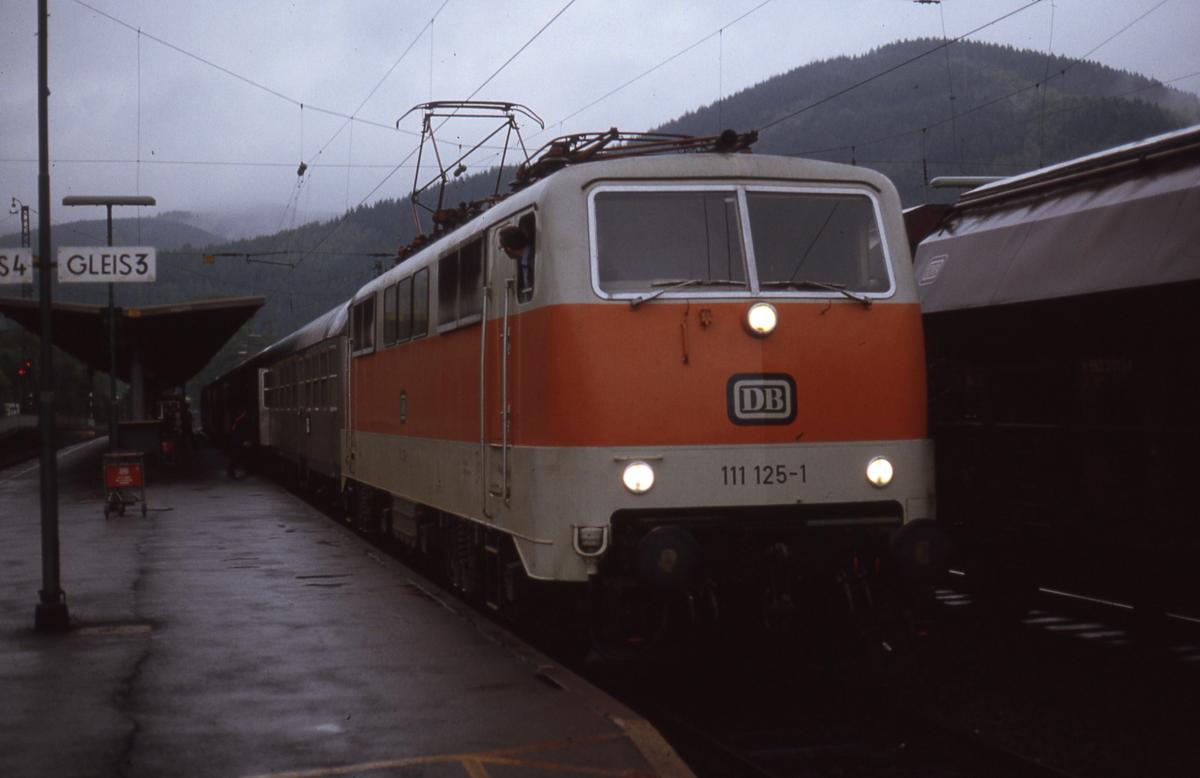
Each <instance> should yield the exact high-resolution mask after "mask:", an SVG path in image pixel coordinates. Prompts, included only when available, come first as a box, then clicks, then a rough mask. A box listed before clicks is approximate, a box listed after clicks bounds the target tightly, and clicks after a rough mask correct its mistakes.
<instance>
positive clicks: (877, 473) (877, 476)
mask: <svg viewBox="0 0 1200 778" xmlns="http://www.w3.org/2000/svg"><path fill="white" fill-rule="evenodd" d="M895 474H896V471H895V470H894V469H893V468H892V463H891V462H889V461H888V460H887V458H886V457H875V458H874V459H872V460H871V461H870V462H868V463H867V480H868V481H870V482H871V485H872V486H878V487H879V488H880V489H882V488H883V487H885V486H887V485H888V484H890V483H891V482H892V476H893V475H895Z"/></svg>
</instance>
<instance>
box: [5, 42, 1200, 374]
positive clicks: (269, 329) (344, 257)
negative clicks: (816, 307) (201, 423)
mask: <svg viewBox="0 0 1200 778" xmlns="http://www.w3.org/2000/svg"><path fill="white" fill-rule="evenodd" d="M939 43H940V42H939V41H934V40H914V41H904V42H899V43H894V44H891V45H888V46H884V47H881V48H879V49H876V50H874V51H871V52H869V53H866V54H863V55H861V56H856V57H837V58H834V59H829V60H824V61H820V62H814V63H811V64H807V65H804V66H802V67H798V68H796V69H795V70H792V71H790V72H788V73H785V74H783V75H780V76H776V77H774V78H771V79H768V80H767V81H764V82H762V83H760V84H757V85H755V86H753V87H751V88H748V89H745V90H743V91H741V92H738V93H736V94H734V95H731V96H729V97H727V98H726V99H725V100H723V101H721V102H720V104H715V105H708V106H704V107H701V108H698V109H697V110H695V111H694V112H691V113H688V114H686V115H684V116H682V117H679V118H678V119H676V120H674V121H672V122H669V123H667V124H665V125H663V126H662V127H660V128H658V129H660V130H662V131H668V132H682V133H690V134H712V133H715V132H718V131H719V130H721V129H723V128H726V127H731V128H734V129H737V130H739V131H746V130H753V129H760V130H761V137H760V139H759V141H758V143H757V144H756V146H755V148H754V150H755V152H756V153H760V154H761V153H775V154H790V155H799V156H812V157H817V158H821V159H827V160H833V161H841V162H851V161H853V162H855V163H857V164H860V165H864V166H867V167H872V168H876V169H878V170H880V171H882V172H884V173H885V174H887V175H888V176H890V177H891V178H892V179H893V180H894V181H896V183H897V186H898V188H899V189H900V193H901V197H902V198H903V199H904V202H905V204H906V205H913V204H916V203H919V202H923V201H929V200H936V199H943V200H945V199H950V198H953V197H954V196H955V193H954V192H949V191H947V190H931V189H928V188H927V187H926V185H925V181H926V175H928V176H935V175H949V174H961V173H968V174H987V175H1004V174H1015V173H1019V172H1022V171H1024V170H1029V169H1031V168H1035V167H1038V166H1040V165H1042V164H1051V163H1054V162H1058V161H1061V160H1064V159H1069V158H1072V157H1076V156H1079V155H1082V154H1086V153H1090V152H1093V151H1096V150H1099V149H1103V148H1107V147H1110V146H1113V145H1117V144H1121V143H1125V142H1128V141H1132V140H1137V139H1140V138H1144V137H1147V136H1150V135H1155V134H1158V133H1161V132H1165V131H1168V130H1172V129H1176V128H1179V127H1183V126H1187V125H1189V124H1194V123H1197V122H1200V99H1197V97H1196V96H1195V95H1192V94H1189V93H1184V92H1180V91H1178V90H1175V89H1171V88H1169V87H1164V86H1163V85H1161V84H1157V83H1156V82H1154V81H1152V80H1150V79H1146V78H1144V77H1142V76H1139V75H1136V74H1132V73H1127V72H1123V71H1117V70H1113V69H1111V68H1107V67H1104V66H1101V65H1097V64H1093V63H1085V62H1076V61H1073V60H1068V59H1064V58H1061V57H1056V56H1051V57H1047V55H1046V54H1045V53H1040V52H1033V51H1023V50H1018V49H1014V48H1011V47H1007V46H996V45H991V44H979V43H955V44H953V45H951V46H949V47H947V48H946V49H944V50H941V51H937V52H935V53H933V54H931V55H929V56H925V57H922V58H920V59H916V60H915V61H913V62H911V63H910V64H907V65H903V66H902V67H898V68H897V69H896V70H895V71H893V72H891V73H888V74H887V75H884V76H881V77H879V78H877V79H875V80H871V81H869V82H868V83H866V84H864V85H863V86H861V87H858V88H851V87H852V86H853V85H855V84H857V83H859V82H861V81H866V80H867V79H869V78H870V77H872V76H874V75H875V74H878V73H882V72H884V71H886V70H888V69H889V68H892V67H896V66H898V65H901V63H904V62H906V61H908V60H911V59H914V58H916V57H918V55H920V54H921V53H922V52H926V51H929V50H930V49H932V48H934V47H935V46H937V45H938V44H939ZM802 58H803V53H802V52H797V59H802ZM1042 81H1045V84H1046V85H1045V88H1040V87H1039V86H1038V84H1039V82H1042ZM843 90H847V91H845V93H844V94H841V95H840V96H837V97H833V98H832V99H826V98H827V97H829V96H831V95H835V94H837V93H839V92H842V91H843ZM513 97H514V98H515V99H520V97H521V96H520V95H513ZM535 107H536V106H535ZM609 124H610V123H604V124H603V127H598V128H596V129H604V128H607V127H608V126H609ZM622 129H643V128H629V127H623V128H622ZM494 182H495V173H494V172H493V173H491V174H484V175H480V176H476V177H474V178H470V179H467V180H466V181H463V182H460V183H459V184H458V191H455V192H452V193H451V194H450V195H449V196H448V199H447V201H448V202H451V203H454V202H458V201H459V200H462V199H474V198H478V197H482V196H485V195H487V194H490V193H491V189H492V187H493V186H494ZM60 215H61V214H60ZM188 221H189V219H188V218H187V217H186V216H185V215H178V214H163V215H162V216H159V217H154V218H143V219H141V220H140V222H139V221H137V220H131V219H119V220H117V222H116V227H115V233H116V235H115V242H116V243H117V244H125V245H134V244H136V243H141V244H149V245H155V246H156V247H157V248H158V251H159V272H158V277H159V280H158V282H157V283H155V284H153V285H149V284H147V285H134V284H130V285H123V286H122V287H121V289H120V292H119V294H120V299H119V300H118V304H121V305H127V306H128V305H145V304H153V303H169V302H176V301H181V300H192V299H198V298H207V297H215V296H244V295H265V296H266V297H267V298H268V302H267V305H266V306H265V307H264V308H263V310H262V311H261V312H260V313H259V314H258V316H256V317H255V319H254V320H252V321H251V322H250V323H248V324H247V325H246V327H245V328H244V329H243V332H242V334H241V335H239V337H238V338H235V340H234V341H233V342H231V343H230V344H229V346H228V347H227V348H226V350H225V351H224V352H223V353H222V354H221V355H219V356H218V358H217V359H216V360H214V364H212V365H210V366H209V368H208V369H206V371H205V372H204V373H203V374H202V375H201V377H200V380H206V379H208V378H210V377H211V376H213V375H215V374H216V373H217V372H219V370H222V369H224V368H226V367H228V366H230V365H232V364H233V362H234V361H235V360H236V359H238V354H237V352H238V351H239V350H242V349H250V350H256V349H257V348H260V347H261V346H263V345H265V344H267V343H270V342H272V341H273V340H275V339H277V338H279V337H282V336H283V335H285V334H286V333H288V332H290V331H291V330H293V329H295V328H296V327H297V326H299V325H301V324H303V323H305V322H307V321H309V320H311V319H312V318H314V317H316V316H318V315H319V314H321V313H323V312H325V311H327V310H329V309H330V308H332V307H333V306H335V305H337V304H339V303H341V302H343V301H345V300H346V299H347V298H349V297H350V296H351V295H352V294H353V293H354V291H355V290H356V289H357V288H358V287H360V286H361V285H362V284H363V283H365V282H366V281H368V280H369V279H370V278H372V277H374V275H375V274H376V273H377V272H378V271H379V270H381V269H383V268H386V267H390V266H391V257H392V256H393V255H394V254H395V252H396V249H397V247H398V246H400V245H402V244H404V243H407V242H408V241H409V240H411V239H412V236H413V232H414V230H413V226H412V217H411V211H410V208H409V204H408V201H407V199H405V200H386V201H381V202H378V203H375V204H373V205H369V206H362V207H359V208H357V209H354V210H353V211H351V212H349V213H347V214H345V215H344V216H343V217H341V218H339V219H334V220H329V221H324V222H319V223H317V222H314V223H310V224H307V225H304V226H302V227H298V228H296V229H289V230H285V231H281V232H274V233H273V234H269V235H263V236H260V237H256V238H252V239H247V240H239V241H236V242H226V241H224V240H223V239H220V238H218V237H217V236H215V235H213V234H212V233H207V232H204V231H202V230H197V229H196V228H194V227H191V226H188V224H187V222H188ZM191 221H192V222H193V223H196V220H191ZM276 223H277V222H276ZM139 230H140V234H139V232H138V231H139ZM81 236H90V238H89V239H88V240H84V239H83V238H82V237H81ZM53 238H54V243H55V244H59V243H61V244H62V245H79V244H81V243H83V244H84V245H95V244H96V243H102V242H103V239H104V230H103V222H96V221H89V222H78V223H73V224H63V225H58V226H56V227H55V230H54V235H53ZM18 240H19V238H17V237H16V236H6V237H0V245H17V241H18ZM35 241H36V238H35ZM34 245H37V244H36V242H35V243H34ZM215 253H226V254H237V255H238V256H232V257H231V256H225V257H218V258H217V259H216V260H215V262H214V263H213V264H205V263H204V262H203V261H202V255H204V254H215ZM7 293H8V292H6V294H7ZM12 293H16V290H15V289H13V291H12ZM56 296H57V299H66V300H80V301H83V300H87V301H92V302H101V301H102V300H103V296H104V289H103V287H102V286H101V285H94V286H93V285H86V284H84V285H72V288H68V287H62V286H60V287H58V291H57V292H56Z"/></svg>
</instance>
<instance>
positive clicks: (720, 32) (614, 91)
mask: <svg viewBox="0 0 1200 778" xmlns="http://www.w3.org/2000/svg"><path fill="white" fill-rule="evenodd" d="M772 2H773V0H763V2H761V3H759V4H758V5H756V6H754V7H753V8H751V9H750V10H748V11H746V12H745V13H743V14H741V15H740V16H738V17H737V18H735V19H732V20H730V21H728V22H726V23H725V24H723V25H721V26H720V27H718V28H717V29H715V30H713V31H712V32H710V33H709V34H707V35H705V36H704V37H703V38H700V39H699V40H697V41H694V42H693V43H691V44H689V45H687V46H685V47H684V48H682V49H680V50H679V51H677V52H675V53H674V54H672V55H671V56H669V57H667V58H666V59H664V60H662V61H660V62H659V63H658V64H656V65H654V66H653V67H651V68H649V69H647V70H644V71H642V72H641V73H639V74H638V75H636V76H634V77H633V78H631V79H629V80H628V81H626V82H624V83H623V84H621V85H620V86H618V87H615V88H613V89H610V90H609V91H607V92H605V93H604V94H602V95H601V96H600V97H597V98H596V99H595V100H593V101H591V102H590V103H588V104H587V105H585V106H583V107H582V108H579V109H577V110H575V111H573V112H571V113H569V114H567V115H566V116H564V117H563V118H561V119H559V120H558V121H556V122H550V125H555V124H558V125H561V124H564V123H565V122H568V121H570V120H571V119H574V118H575V117H576V116H578V115H579V114H581V113H583V112H584V111H586V110H588V109H589V108H593V107H595V106H596V105H599V104H600V103H602V102H604V101H605V100H607V99H608V98H610V97H612V96H613V95H615V94H617V93H618V92H621V91H623V90H625V89H627V88H628V87H630V86H633V85H634V84H636V83H637V82H638V81H641V80H642V79H643V78H645V77H646V76H648V75H650V74H651V73H653V72H654V71H656V70H658V69H660V68H662V67H664V66H666V65H668V64H670V63H671V62H674V61H675V60H677V59H679V58H680V57H682V56H683V55H684V54H687V53H688V52H689V51H691V50H692V49H695V48H696V47H698V46H700V45H701V44H702V43H705V42H707V41H710V40H712V39H713V38H714V37H717V36H720V35H723V34H724V31H725V30H726V29H727V28H729V27H732V26H733V25H735V24H737V23H738V22H740V21H742V20H743V19H746V18H747V17H749V16H751V15H753V14H754V13H755V12H757V11H758V10H760V9H762V8H763V7H765V6H767V5H770V4H771V3H772ZM1038 2H1041V0H1038ZM540 134H541V133H537V134H535V135H534V136H533V137H535V138H536V137H537V136H538V135H540Z"/></svg>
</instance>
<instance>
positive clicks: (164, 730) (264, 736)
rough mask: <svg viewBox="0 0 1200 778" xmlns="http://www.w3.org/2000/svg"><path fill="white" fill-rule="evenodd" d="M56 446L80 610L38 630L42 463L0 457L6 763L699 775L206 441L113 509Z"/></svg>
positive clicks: (74, 600) (86, 767)
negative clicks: (233, 465) (3, 466)
mask: <svg viewBox="0 0 1200 778" xmlns="http://www.w3.org/2000/svg"><path fill="white" fill-rule="evenodd" d="M104 445H105V439H104V438H100V439H98V440H95V441H91V442H89V443H85V444H82V445H80V446H76V447H74V448H72V449H68V450H65V451H63V452H60V454H59V487H60V497H59V523H60V537H61V569H62V573H61V576H62V588H63V590H64V591H65V592H66V595H67V605H68V608H69V612H70V618H71V628H70V629H69V630H68V631H67V632H65V633H61V634H44V633H38V632H35V631H34V628H33V626H34V609H35V605H36V604H37V598H38V594H37V593H38V590H39V588H40V587H41V581H42V577H41V576H42V567H41V533H40V515H39V505H40V502H39V492H38V469H37V465H36V464H25V465H20V466H17V467H13V468H9V469H7V470H3V471H0V690H2V693H0V775H3V776H9V777H12V776H51V775H53V776H168V775H180V776H208V775H213V776H272V777H273V778H283V777H284V776H290V777H294V778H299V777H300V776H306V777H312V778H317V777H318V776H334V775H339V776H340V775H369V776H464V775H465V776H469V777H470V778H480V777H482V776H495V777H496V778H499V777H501V776H522V775H547V776H655V775H661V776H689V775H691V773H690V771H689V770H688V768H687V767H686V765H684V764H683V762H682V761H680V760H679V758H678V757H677V756H676V755H675V754H674V752H673V751H672V750H671V748H670V747H669V745H667V744H666V743H665V741H663V740H662V738H661V737H660V736H659V735H658V734H657V732H655V730H654V729H653V728H652V727H650V725H648V724H647V723H646V722H645V721H644V720H642V719H640V718H639V717H638V716H637V714H635V713H633V712H632V711H630V710H628V709H627V708H625V707H624V706H622V705H621V704H620V703H619V702H617V701H616V700H613V699H611V698H610V697H608V696H607V695H605V694H604V693H602V692H600V691H599V690H597V689H596V688H595V687H593V686H591V685H590V684H588V683H586V682H585V681H584V680H582V679H581V678H579V677H578V676H576V675H574V674H573V673H571V672H570V671H568V670H566V669H565V668H562V667H561V666H558V665H556V664H554V663H553V662H552V661H550V660H548V659H547V658H545V657H544V656H542V655H540V654H539V653H538V652H536V651H535V650H533V649H531V648H530V647H529V646H527V645H525V644H524V643H522V642H521V641H519V640H518V639H516V638H514V637H512V636H511V635H510V634H509V633H508V632H507V631H505V630H504V629H502V628H501V627H499V626H497V625H495V624H493V623H491V622H489V621H488V620H487V619H484V618H482V617H480V616H478V615H477V614H475V613H474V612H472V611H470V609H468V608H467V607H466V606H464V605H462V604H461V603H457V602H454V601H453V600H451V599H449V598H447V597H445V596H443V595H442V594H441V593H440V592H439V591H438V590H437V589H436V587H433V586H432V585H430V584H429V583H428V582H426V581H424V580H423V579H421V578H420V577H419V576H417V575H416V574H415V573H413V572H411V571H410V570H408V568H406V567H404V566H403V565H402V564H400V563H399V562H398V561H396V560H394V559H392V558H390V557H388V556H386V555H384V554H382V553H381V552H379V551H378V550H377V549H375V548H374V547H372V546H371V545H370V544H368V543H366V542H365V541H363V540H362V539H360V538H359V537H357V536H356V535H354V534H353V533H352V532H351V531H350V530H349V529H346V528H344V527H342V526H340V525H338V524H337V523H335V522H333V521H331V520H330V519H328V518H327V517H325V516H323V515H322V514H321V513H319V512H318V511H317V510H316V509H314V508H312V507H311V506H309V505H308V504H306V503H304V502H303V501H301V500H300V499H298V498H297V497H295V496H293V495H291V494H289V493H288V492H286V491H285V490H283V489H281V488H279V487H278V486H277V485H276V484H274V483H272V482H270V481H268V480H265V479H262V478H260V477H257V476H253V475H252V476H250V477H248V478H246V479H245V480H241V481H232V480H229V479H228V478H226V476H225V474H224V460H223V458H222V457H221V455H220V454H219V453H218V452H216V451H212V450H208V451H204V450H201V451H199V452H197V454H196V456H195V457H194V458H193V460H192V462H191V464H190V465H187V466H179V467H178V468H177V469H176V470H173V471H170V472H162V473H160V472H156V471H155V470H153V469H152V470H151V471H150V474H149V478H148V484H147V498H146V505H147V507H148V515H147V516H146V517H145V518H143V517H142V516H141V513H140V510H132V511H127V513H126V515H125V516H120V517H114V518H112V519H110V520H107V521H106V520H105V518H104V515H103V490H102V485H101V479H100V456H101V453H102V451H103V448H104Z"/></svg>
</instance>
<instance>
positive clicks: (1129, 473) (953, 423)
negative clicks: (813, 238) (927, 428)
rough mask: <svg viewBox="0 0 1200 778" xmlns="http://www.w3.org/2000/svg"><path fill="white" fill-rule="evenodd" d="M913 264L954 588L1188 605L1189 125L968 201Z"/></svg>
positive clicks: (1198, 527)
mask: <svg viewBox="0 0 1200 778" xmlns="http://www.w3.org/2000/svg"><path fill="white" fill-rule="evenodd" d="M915 262H916V268H915V269H916V276H917V283H918V290H919V293H920V296H921V301H922V310H923V314H924V320H925V329H926V347H927V349H928V359H929V376H930V385H929V389H930V407H931V415H930V423H931V432H932V434H933V436H934V439H935V441H936V450H937V455H938V484H937V493H938V499H939V515H940V518H941V520H942V521H943V522H944V523H945V524H946V525H947V526H948V527H950V528H951V529H952V530H953V534H954V537H955V538H956V540H957V541H958V545H959V547H960V549H961V551H962V555H963V556H962V564H963V565H964V566H966V567H967V568H968V574H969V576H972V577H973V578H974V579H975V581H976V582H977V583H982V584H983V587H982V588H983V589H985V590H991V591H993V592H994V591H996V590H997V589H999V590H1001V591H1003V592H1005V593H1007V594H1013V593H1017V592H1021V591H1025V592H1028V591H1031V590H1032V585H1033V584H1039V585H1042V586H1060V587H1065V588H1070V589H1072V590H1075V591H1079V590H1082V591H1086V592H1089V593H1093V594H1097V595H1100V596H1107V597H1112V598H1116V599H1118V600H1121V601H1124V602H1134V603H1136V604H1137V605H1139V606H1141V607H1142V609H1143V612H1147V613H1156V612H1159V611H1161V610H1162V609H1164V608H1165V609H1166V610H1167V611H1171V610H1175V611H1190V612H1195V611H1197V610H1200V608H1198V607H1197V601H1198V600H1200V564H1198V556H1200V555H1198V552H1200V510H1198V509H1197V500H1196V493H1197V484H1196V481H1194V480H1193V479H1195V478H1196V477H1197V476H1198V475H1200V440H1198V438H1200V407H1198V404H1197V399H1196V398H1197V390H1198V388H1200V127H1193V128H1190V129H1188V130H1183V131H1179V132H1175V133H1171V134H1168V135H1163V136H1159V137H1157V138H1152V139H1150V140H1148V141H1145V142H1142V143H1138V144H1133V145H1130V146H1125V147H1120V148H1117V149H1113V150H1111V151H1107V152H1104V153H1101V154H1097V155H1093V156H1090V157H1086V158H1083V159H1079V160H1074V161H1071V162H1067V163H1064V164H1061V165H1056V166H1054V167H1051V168H1046V169H1043V170H1039V171H1035V172H1033V173H1030V174H1027V175H1023V176H1018V177H1015V178H1009V179H1005V180H1002V181H999V182H996V183H993V184H989V185H986V186H983V187H980V188H978V189H975V190H972V191H971V192H968V193H967V194H965V195H964V196H963V197H962V198H961V199H960V201H959V202H958V203H957V204H956V205H955V206H954V207H953V208H952V209H951V210H950V211H949V212H948V213H947V215H946V216H945V217H944V218H943V220H942V222H941V224H940V226H939V228H938V229H937V230H936V231H935V232H934V233H933V234H932V235H930V236H929V237H928V238H926V239H925V240H924V241H923V242H922V243H921V245H920V247H919V249H918V251H917V254H916V260H915Z"/></svg>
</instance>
